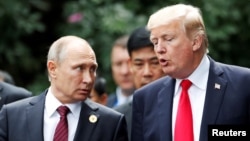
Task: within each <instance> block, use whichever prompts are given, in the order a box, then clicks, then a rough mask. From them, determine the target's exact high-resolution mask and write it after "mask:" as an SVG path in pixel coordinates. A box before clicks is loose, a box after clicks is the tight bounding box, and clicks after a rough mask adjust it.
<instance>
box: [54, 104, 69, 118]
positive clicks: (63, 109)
mask: <svg viewBox="0 0 250 141" xmlns="http://www.w3.org/2000/svg"><path fill="white" fill-rule="evenodd" d="M57 112H58V113H59V114H60V116H61V117H65V116H66V115H67V114H68V112H69V108H68V107H67V106H60V107H58V108H57Z"/></svg>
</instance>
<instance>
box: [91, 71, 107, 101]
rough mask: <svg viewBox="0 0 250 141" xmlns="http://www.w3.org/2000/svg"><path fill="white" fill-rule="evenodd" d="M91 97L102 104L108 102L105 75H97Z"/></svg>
mask: <svg viewBox="0 0 250 141" xmlns="http://www.w3.org/2000/svg"><path fill="white" fill-rule="evenodd" d="M90 99H91V100H93V101H95V102H97V103H100V104H102V105H106V104H107V100H108V94H107V91H106V79H105V78H104V77H100V76H99V77H97V78H96V80H95V83H94V87H93V89H92V91H91V93H90Z"/></svg>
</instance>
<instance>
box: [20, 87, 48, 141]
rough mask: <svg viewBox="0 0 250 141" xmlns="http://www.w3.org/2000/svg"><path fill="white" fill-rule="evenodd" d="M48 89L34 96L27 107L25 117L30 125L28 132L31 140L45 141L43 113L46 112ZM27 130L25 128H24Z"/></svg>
mask: <svg viewBox="0 0 250 141" xmlns="http://www.w3.org/2000/svg"><path fill="white" fill-rule="evenodd" d="M46 93H47V91H45V92H43V93H42V94H41V95H39V96H36V97H34V98H33V99H32V100H31V102H30V106H28V107H27V108H26V113H27V118H26V119H25V120H26V121H25V122H26V123H27V125H28V129H27V130H28V131H27V132H28V133H29V135H30V140H32V141H43V140H44V138H43V114H44V102H45V95H46ZM24 130H25V129H24Z"/></svg>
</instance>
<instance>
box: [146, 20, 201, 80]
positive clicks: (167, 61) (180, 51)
mask: <svg viewBox="0 0 250 141" xmlns="http://www.w3.org/2000/svg"><path fill="white" fill-rule="evenodd" d="M150 39H151V41H152V43H153V44H154V49H155V52H156V55H157V57H158V59H159V62H160V64H161V66H162V68H163V71H164V72H165V74H166V75H169V76H171V77H174V78H180V79H181V78H185V77H187V76H188V75H190V74H191V73H192V71H193V70H194V68H195V66H196V65H197V63H199V62H197V61H196V58H195V55H194V54H195V53H194V52H195V48H194V42H193V40H191V39H189V38H188V37H187V35H186V33H185V31H184V28H183V26H182V25H181V23H180V22H179V21H173V22H170V23H168V24H166V25H162V26H159V27H156V28H153V29H152V30H151V37H150Z"/></svg>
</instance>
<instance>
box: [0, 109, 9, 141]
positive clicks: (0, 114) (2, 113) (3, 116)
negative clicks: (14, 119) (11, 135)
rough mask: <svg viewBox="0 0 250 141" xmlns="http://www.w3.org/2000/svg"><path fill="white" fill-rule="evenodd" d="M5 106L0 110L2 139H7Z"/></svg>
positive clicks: (5, 140)
mask: <svg viewBox="0 0 250 141" xmlns="http://www.w3.org/2000/svg"><path fill="white" fill-rule="evenodd" d="M6 113H7V112H6V108H5V106H3V107H2V109H1V111H0V141H7V140H8V139H7V122H8V121H7V118H6V117H7V115H6Z"/></svg>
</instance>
